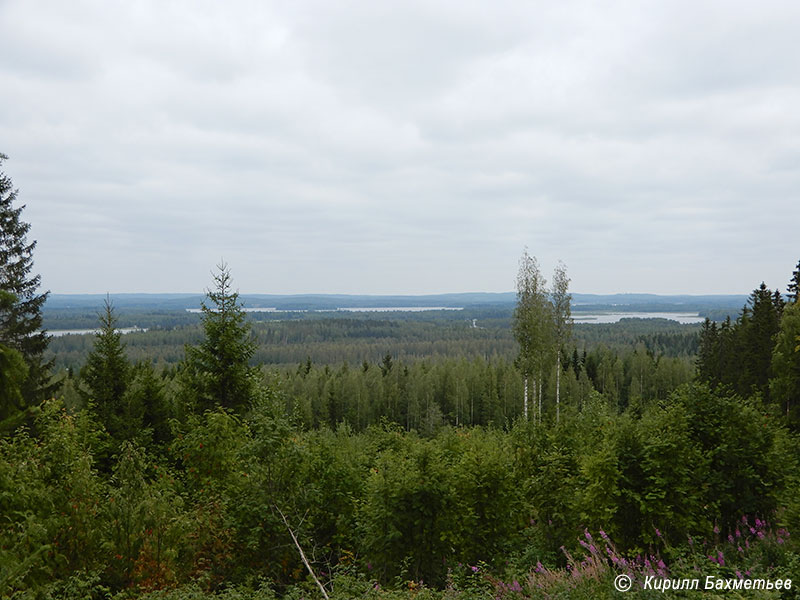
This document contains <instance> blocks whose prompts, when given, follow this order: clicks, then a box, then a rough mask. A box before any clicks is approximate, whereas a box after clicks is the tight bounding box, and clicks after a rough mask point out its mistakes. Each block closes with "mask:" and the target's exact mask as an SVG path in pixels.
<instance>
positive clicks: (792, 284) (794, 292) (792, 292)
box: [787, 261, 800, 304]
mask: <svg viewBox="0 0 800 600" xmlns="http://www.w3.org/2000/svg"><path fill="white" fill-rule="evenodd" d="M787 291H788V292H789V302H791V303H792V304H796V303H797V302H798V298H800V261H797V267H795V269H794V272H793V273H792V278H791V279H790V280H789V286H788V287H787Z"/></svg>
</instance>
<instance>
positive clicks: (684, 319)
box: [572, 312, 705, 325]
mask: <svg viewBox="0 0 800 600" xmlns="http://www.w3.org/2000/svg"><path fill="white" fill-rule="evenodd" d="M620 319H669V320H670V321H677V322H678V323H681V324H682V325H687V324H690V323H702V322H703V321H705V317H701V316H700V315H698V314H697V313H671V312H609V313H572V320H573V321H575V322H576V323H598V324H601V323H617V322H619V320H620Z"/></svg>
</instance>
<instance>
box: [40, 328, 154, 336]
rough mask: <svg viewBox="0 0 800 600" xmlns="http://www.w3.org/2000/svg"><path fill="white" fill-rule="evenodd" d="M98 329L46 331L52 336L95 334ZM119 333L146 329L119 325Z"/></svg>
mask: <svg viewBox="0 0 800 600" xmlns="http://www.w3.org/2000/svg"><path fill="white" fill-rule="evenodd" d="M98 331H99V329H50V330H48V332H47V335H52V336H53V337H61V336H64V335H86V334H87V333H91V334H95V333H97V332H98ZM117 331H119V332H120V333H135V332H137V331H147V329H144V328H142V327H120V328H119V329H117Z"/></svg>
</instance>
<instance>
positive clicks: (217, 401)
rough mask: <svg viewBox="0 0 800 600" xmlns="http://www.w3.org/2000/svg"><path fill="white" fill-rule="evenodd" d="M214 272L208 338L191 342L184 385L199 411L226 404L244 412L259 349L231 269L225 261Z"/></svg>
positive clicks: (206, 321)
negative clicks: (196, 342) (255, 354)
mask: <svg viewBox="0 0 800 600" xmlns="http://www.w3.org/2000/svg"><path fill="white" fill-rule="evenodd" d="M217 268H218V269H219V273H217V274H216V275H214V284H215V289H214V290H213V291H212V290H209V291H208V292H207V294H206V298H207V300H208V301H209V302H210V303H211V306H209V305H208V304H206V302H203V305H202V310H203V330H204V332H205V338H204V339H203V341H202V342H201V343H200V345H199V346H187V348H186V361H185V363H184V385H185V387H186V390H187V393H188V399H189V402H190V403H191V405H192V406H193V407H194V408H195V409H196V410H199V411H201V412H202V411H203V410H207V409H211V408H214V407H215V406H222V407H224V408H229V409H232V410H234V411H237V412H243V411H244V410H245V409H246V408H247V407H248V406H249V405H250V402H251V401H252V399H253V394H254V377H255V375H254V371H253V369H252V368H251V367H250V366H249V361H250V358H251V357H252V356H253V353H254V352H255V347H256V346H255V343H254V342H253V340H252V339H251V337H250V333H249V326H248V324H247V322H246V320H245V312H244V310H243V309H242V307H241V305H240V304H239V301H238V298H239V294H238V292H234V291H233V289H232V278H231V274H230V270H229V269H228V267H227V265H225V264H224V263H222V264H220V265H218V267H217Z"/></svg>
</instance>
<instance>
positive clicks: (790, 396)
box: [769, 302, 800, 427]
mask: <svg viewBox="0 0 800 600" xmlns="http://www.w3.org/2000/svg"><path fill="white" fill-rule="evenodd" d="M799 339H800V303H798V302H794V303H792V304H789V305H787V306H786V308H785V309H784V311H783V317H782V318H781V324H780V331H779V332H778V335H777V339H776V342H775V349H774V351H773V354H772V364H771V367H772V373H773V378H772V379H771V380H770V383H769V386H770V397H771V398H772V399H773V400H774V401H775V402H777V403H779V405H780V407H781V411H782V412H783V413H784V414H785V415H786V417H787V419H788V420H789V422H790V423H792V424H793V425H794V426H795V427H796V426H797V425H798V424H800V346H798V344H797V342H798V340H799Z"/></svg>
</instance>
